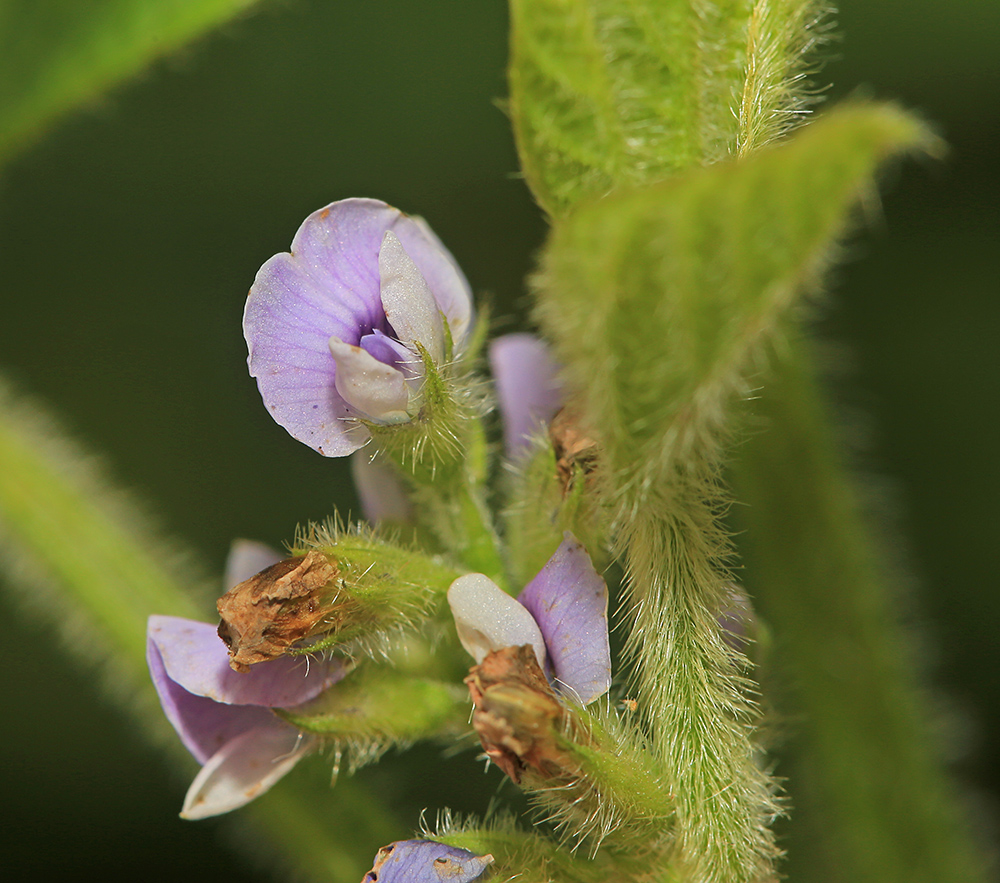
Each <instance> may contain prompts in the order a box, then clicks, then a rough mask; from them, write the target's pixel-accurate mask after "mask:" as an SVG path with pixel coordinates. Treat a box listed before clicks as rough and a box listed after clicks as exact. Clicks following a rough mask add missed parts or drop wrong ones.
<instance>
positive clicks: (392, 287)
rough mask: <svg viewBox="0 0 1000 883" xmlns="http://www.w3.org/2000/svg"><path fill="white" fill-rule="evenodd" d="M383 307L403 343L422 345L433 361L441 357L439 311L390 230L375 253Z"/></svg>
mask: <svg viewBox="0 0 1000 883" xmlns="http://www.w3.org/2000/svg"><path fill="white" fill-rule="evenodd" d="M378 272H379V278H380V280H381V291H382V307H383V308H384V309H385V315H386V318H388V320H389V324H390V325H392V327H393V330H394V331H395V332H396V336H397V337H398V338H399V339H400V340H401V341H402V342H403V343H405V344H408V345H410V346H413V348H414V352H416V346H415V345H416V344H418V343H419V344H422V345H423V347H424V349H426V350H427V352H428V354H429V355H430V356H431V358H432V359H434V361H435V363H438V364H440V363H441V361H442V360H443V359H444V323H443V322H442V321H441V310H440V309H439V307H438V305H437V302H436V301H435V300H434V296H433V295H432V294H431V290H430V289H429V288H428V287H427V283H426V282H425V281H424V277H423V276H421V275H420V271H419V270H418V269H417V265H416V264H415V263H413V261H412V259H411V258H410V256H409V255H408V254H407V253H406V250H405V249H404V248H403V244H402V243H401V242H400V241H399V237H398V236H396V234H395V233H393V232H392V230H386V231H385V236H384V237H383V239H382V247H381V248H380V249H379V253H378Z"/></svg>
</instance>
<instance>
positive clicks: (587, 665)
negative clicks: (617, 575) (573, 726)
mask: <svg viewBox="0 0 1000 883" xmlns="http://www.w3.org/2000/svg"><path fill="white" fill-rule="evenodd" d="M518 601H520V602H521V604H523V605H524V606H525V607H526V608H527V609H528V610H529V611H530V612H531V615H532V616H533V617H534V618H535V621H536V622H537V623H538V625H539V627H540V628H541V630H542V635H544V637H545V646H546V647H547V648H548V651H549V661H550V664H551V666H552V674H553V676H554V677H555V679H556V681H557V682H558V683H559V684H560V685H561V687H562V688H563V692H567V691H569V692H570V693H572V694H574V695H576V696H577V697H578V698H579V700H580V701H581V702H582V703H583V704H584V705H587V704H588V703H590V702H592V701H593V700H594V699H596V698H597V697H598V696H602V695H603V694H604V693H606V692H607V691H608V688H609V687H610V686H611V647H610V645H609V643H608V587H607V585H606V584H605V582H604V580H603V579H601V577H600V575H599V574H598V573H597V571H595V570H594V565H593V564H592V563H591V561H590V556H589V555H588V554H587V550H586V549H584V548H583V546H582V545H581V544H580V543H579V542H577V541H576V539H574V538H573V536H572V535H571V534H568V533H567V534H566V539H564V540H563V542H562V543H561V544H560V546H559V548H558V549H556V553H555V554H554V555H553V556H552V557H551V558H550V559H549V562H548V564H546V565H545V567H543V568H542V569H541V570H540V571H539V572H538V575H537V576H536V577H535V578H534V579H533V580H532V581H531V582H530V583H528V585H527V586H525V588H524V591H523V592H521V594H520V596H518Z"/></svg>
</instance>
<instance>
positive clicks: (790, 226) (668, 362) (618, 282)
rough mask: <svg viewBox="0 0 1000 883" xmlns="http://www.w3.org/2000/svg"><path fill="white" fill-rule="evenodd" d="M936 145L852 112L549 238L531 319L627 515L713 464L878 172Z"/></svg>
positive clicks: (591, 212) (569, 224)
mask: <svg viewBox="0 0 1000 883" xmlns="http://www.w3.org/2000/svg"><path fill="white" fill-rule="evenodd" d="M935 143H936V142H935V141H934V139H933V136H931V135H930V134H929V133H928V131H927V129H926V128H925V127H924V126H923V125H922V124H921V123H920V122H918V121H916V120H915V119H913V118H912V117H910V116H908V115H907V114H905V113H903V112H902V111H900V110H898V109H897V108H895V107H892V106H867V105H859V106H853V107H847V108H843V109H841V110H838V111H836V112H833V113H830V114H828V115H827V116H826V117H825V118H823V119H821V120H820V121H818V122H817V123H815V124H814V125H811V126H808V127H806V128H803V129H800V130H798V132H797V133H796V134H795V135H794V136H793V137H792V138H790V139H788V140H787V141H786V142H784V143H782V144H779V145H777V146H774V147H771V148H767V149H765V150H761V151H758V152H756V153H754V154H753V155H751V156H750V157H748V158H747V159H746V160H744V161H730V162H726V163H718V164H716V165H714V166H712V167H710V168H707V169H696V170H692V171H691V172H689V173H687V174H685V175H683V176H680V177H678V178H675V179H673V180H671V181H668V182H664V183H662V184H659V185H655V186H652V187H647V188H643V189H637V190H633V191H630V192H627V193H622V194H618V195H615V196H611V197H608V198H607V199H604V200H602V201H599V202H596V203H593V204H591V205H588V206H586V207H584V208H581V209H580V210H578V211H577V212H576V213H574V214H573V215H571V216H569V217H567V218H566V219H565V221H564V223H562V224H561V225H560V226H559V227H558V228H557V229H556V230H555V231H554V232H553V235H552V238H551V241H550V243H549V246H548V248H547V252H546V255H545V257H544V261H543V270H542V275H541V277H540V284H539V292H538V296H539V299H538V307H537V314H538V316H539V319H540V321H541V323H542V325H543V327H544V329H545V330H546V331H547V333H548V335H549V336H550V338H551V339H552V340H553V341H554V343H555V346H556V351H557V356H558V358H559V360H560V362H561V363H562V364H563V365H564V366H565V371H566V375H567V378H568V380H569V381H570V384H571V387H572V388H573V389H574V390H576V391H578V392H579V393H581V394H583V393H585V394H586V395H585V397H583V400H582V401H581V402H580V406H581V409H582V411H583V413H585V414H586V416H587V418H588V420H587V424H588V425H589V428H590V430H591V433H592V435H593V437H595V438H598V439H599V440H600V442H601V444H602V449H603V454H604V457H605V458H606V465H607V467H608V469H609V470H610V471H611V473H612V475H613V481H614V484H615V486H616V487H617V488H618V489H619V490H620V491H621V492H623V493H626V494H627V495H628V500H629V505H630V506H638V505H641V503H642V499H643V496H644V495H645V494H647V493H648V492H649V491H650V489H651V488H654V487H656V486H657V484H658V483H662V482H663V481H667V482H669V480H670V471H671V469H672V468H674V467H675V466H676V465H677V464H678V463H681V462H683V461H684V458H685V456H688V455H690V454H691V452H693V451H696V450H700V451H701V452H702V455H704V453H705V452H707V451H711V450H714V448H715V445H714V442H713V436H714V434H715V432H716V431H717V430H718V429H719V428H720V427H722V426H723V424H724V422H725V418H726V410H727V403H728V402H729V401H730V397H731V394H732V392H733V391H734V390H735V389H737V388H740V387H741V386H743V385H744V384H746V383H747V382H748V378H749V376H750V373H752V370H753V357H754V355H755V353H757V352H759V348H760V346H761V344H762V342H764V341H766V340H768V339H769V338H771V337H772V336H773V335H774V334H775V333H776V332H777V331H778V328H779V325H780V323H781V321H782V320H783V319H784V318H785V317H786V316H787V315H788V312H789V310H790V308H791V307H792V306H793V305H794V304H795V303H796V302H797V300H798V299H799V296H800V295H801V293H802V292H803V291H805V290H807V289H808V288H809V287H810V286H813V285H815V283H816V282H817V280H818V278H819V275H820V271H821V270H822V269H823V267H824V266H825V264H826V262H827V259H828V256H829V253H830V248H831V245H832V243H833V242H834V241H835V240H836V237H837V236H838V235H839V234H840V233H841V232H842V231H843V230H844V227H845V225H846V222H847V219H848V216H849V210H850V209H851V208H852V207H853V206H854V204H855V203H856V202H857V200H858V199H859V197H861V196H862V195H863V194H864V193H865V192H866V190H867V188H868V187H869V186H870V182H871V178H872V174H873V172H874V171H875V169H876V167H877V166H878V164H879V163H880V162H881V161H883V160H884V159H886V158H887V157H889V156H891V155H893V154H894V153H898V152H900V151H903V150H908V149H915V148H921V147H923V148H928V147H930V146H932V145H933V144H935ZM580 304H586V305H587V306H586V309H580V308H579V305H580Z"/></svg>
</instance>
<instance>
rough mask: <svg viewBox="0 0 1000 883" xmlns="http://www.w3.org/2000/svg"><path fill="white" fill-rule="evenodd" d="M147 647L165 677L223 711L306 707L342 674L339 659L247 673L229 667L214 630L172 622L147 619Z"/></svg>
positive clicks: (270, 664)
mask: <svg viewBox="0 0 1000 883" xmlns="http://www.w3.org/2000/svg"><path fill="white" fill-rule="evenodd" d="M148 636H149V641H150V642H151V643H152V644H153V645H155V647H156V650H157V652H158V653H159V656H160V659H161V660H162V663H163V668H164V671H165V673H166V676H167V677H168V678H169V679H170V680H172V681H173V682H174V683H176V684H178V685H179V686H181V687H183V688H184V689H185V690H186V691H187V692H189V693H193V694H194V695H195V696H204V697H205V698H206V699H210V700H212V701H213V702H217V703H219V702H221V703H223V704H226V705H259V706H265V707H268V708H289V707H291V706H293V705H299V704H301V703H303V702H308V701H309V700H310V699H312V698H314V697H316V696H318V695H319V694H320V693H322V692H323V690H325V689H326V688H327V687H329V686H330V685H331V684H335V683H337V681H339V680H340V679H341V678H343V677H344V675H345V674H346V670H345V668H344V665H343V663H342V662H341V661H340V660H338V659H332V658H331V659H312V660H307V659H304V658H302V657H289V656H286V657H283V658H281V659H274V660H270V661H267V662H262V663H260V664H258V665H255V666H254V667H253V668H252V669H251V670H250V671H249V672H246V673H245V674H244V673H239V672H235V671H233V670H232V668H230V666H229V651H228V650H227V649H226V645H225V644H223V643H222V640H221V639H220V638H219V636H218V634H217V633H216V629H215V626H212V625H209V624H208V623H204V622H195V621H194V620H190V619H181V618H180V617H176V616H151V617H150V618H149V629H148Z"/></svg>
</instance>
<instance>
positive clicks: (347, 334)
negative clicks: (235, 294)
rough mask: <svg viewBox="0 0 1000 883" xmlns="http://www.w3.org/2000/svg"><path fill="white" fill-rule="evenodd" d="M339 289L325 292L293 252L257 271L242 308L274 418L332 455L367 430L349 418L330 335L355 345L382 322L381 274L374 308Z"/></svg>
mask: <svg viewBox="0 0 1000 883" xmlns="http://www.w3.org/2000/svg"><path fill="white" fill-rule="evenodd" d="M336 294H340V295H343V294H344V292H343V291H339V292H335V293H331V292H329V291H324V290H323V289H321V288H320V287H319V286H318V284H317V282H316V281H315V280H314V279H313V278H312V277H311V276H309V274H308V273H306V272H305V269H304V268H303V267H302V266H301V265H300V263H299V262H297V261H296V260H295V259H294V258H293V257H292V256H291V255H290V254H279V255H275V256H274V257H273V258H271V259H270V260H269V261H267V263H265V264H264V266H263V267H261V268H260V270H259V271H258V273H257V278H256V279H255V280H254V284H253V286H252V287H251V289H250V295H249V296H248V298H247V303H246V308H245V310H244V313H243V333H244V336H245V337H246V340H247V347H248V350H249V356H248V361H247V363H248V365H249V368H250V374H251V376H253V377H256V378H257V386H258V388H259V389H260V394H261V397H262V398H263V400H264V404H265V406H266V407H267V409H268V412H269V413H270V415H271V417H272V418H274V420H275V421H276V422H277V423H278V424H280V425H281V426H283V427H284V428H285V429H286V430H287V431H288V432H289V433H290V434H291V435H292V436H293V437H294V438H296V439H298V440H299V441H301V442H303V443H305V444H307V445H309V446H310V447H312V448H315V449H316V450H317V451H319V452H320V453H322V454H325V455H326V456H331V457H332V456H344V455H346V454H349V453H350V452H351V451H353V450H356V449H357V448H359V447H361V446H362V445H363V444H364V443H365V442H366V441H367V440H368V431H367V430H366V429H365V428H364V427H363V426H359V425H357V424H355V423H353V422H352V421H350V420H349V419H347V418H350V417H351V414H350V410H349V408H348V407H347V404H346V403H345V402H344V400H343V399H342V398H341V396H340V393H338V392H337V389H336V385H335V378H336V363H335V362H334V359H333V355H332V354H331V353H330V348H329V340H330V338H331V337H332V336H334V335H336V336H337V337H339V338H341V339H343V340H346V341H347V342H348V343H354V344H356V343H357V342H358V340H360V339H361V335H362V333H368V332H370V331H371V329H372V324H373V323H375V324H376V325H378V324H385V316H384V314H383V312H382V304H381V301H379V300H378V279H377V277H373V279H372V290H371V292H370V297H369V300H372V303H371V304H370V305H368V304H365V303H350V302H349V304H350V306H353V307H354V309H351V308H350V306H345V305H344V303H342V302H341V301H339V300H337V299H336V297H335V295H336ZM354 300H356V299H354Z"/></svg>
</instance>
